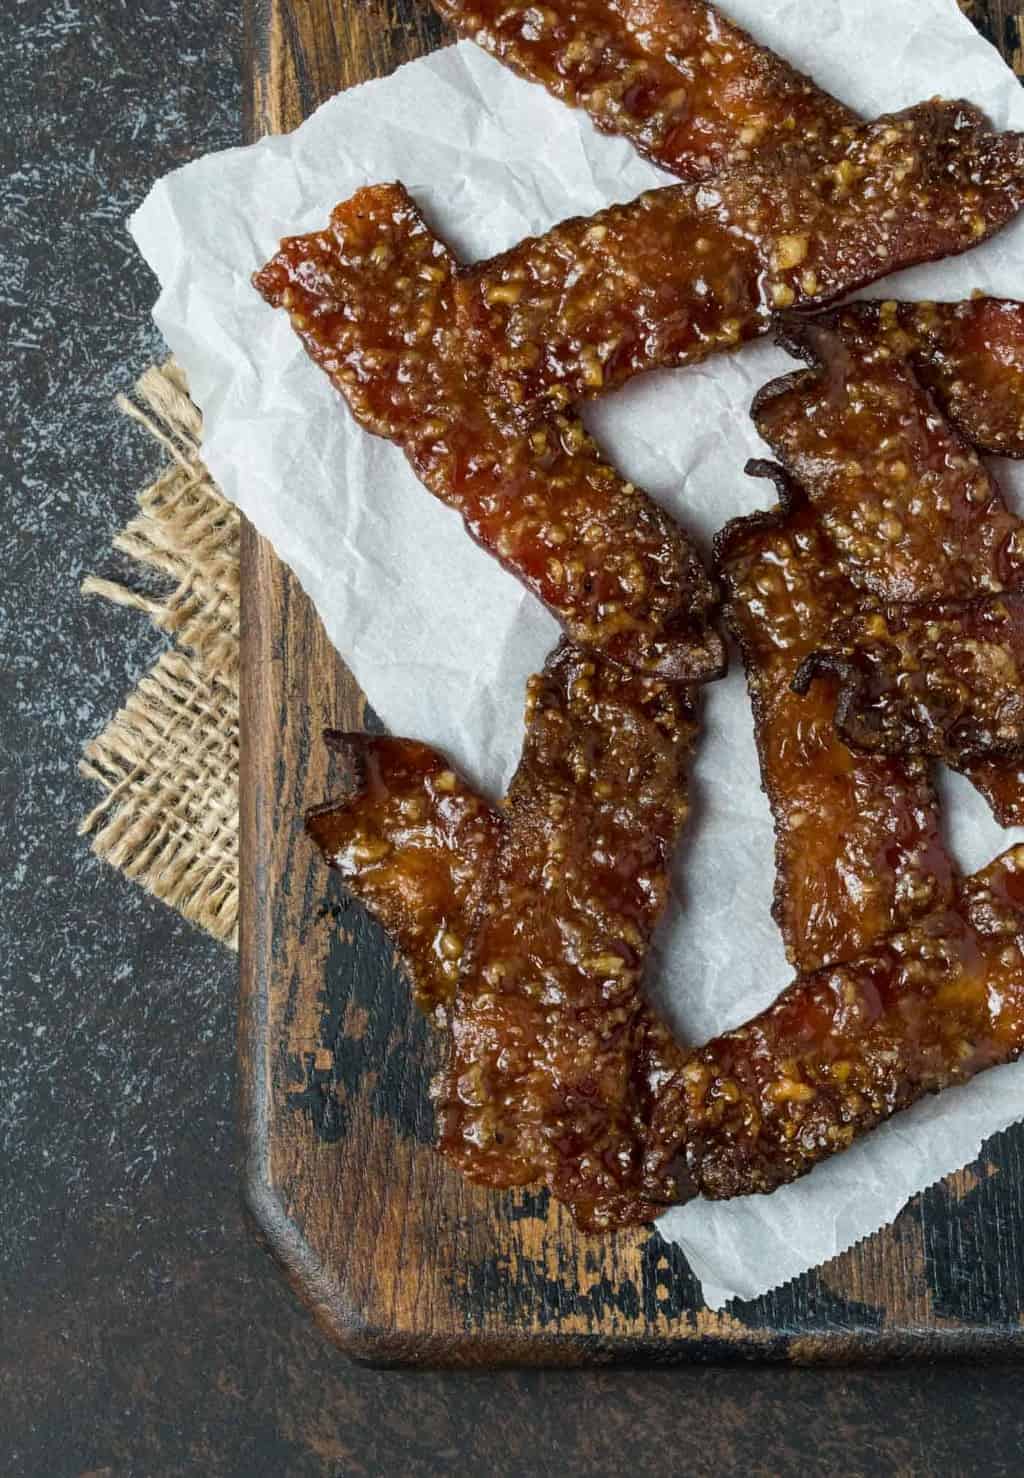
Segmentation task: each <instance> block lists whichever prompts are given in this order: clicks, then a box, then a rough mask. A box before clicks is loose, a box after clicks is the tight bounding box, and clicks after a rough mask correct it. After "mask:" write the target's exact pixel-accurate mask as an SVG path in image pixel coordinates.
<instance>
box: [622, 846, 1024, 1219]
mask: <svg viewBox="0 0 1024 1478" xmlns="http://www.w3.org/2000/svg"><path fill="white" fill-rule="evenodd" d="M1022 1047H1024V847H1019V846H1018V847H1014V848H1011V850H1010V851H1008V852H1006V853H1005V854H1004V855H1003V856H1002V857H999V858H997V859H996V861H995V862H993V863H991V864H990V865H989V866H988V867H987V868H985V869H984V870H983V871H982V872H980V873H978V874H976V875H975V876H974V877H972V878H969V879H967V880H966V881H965V882H964V883H963V884H961V889H960V894H959V897H958V900H957V902H956V904H955V905H952V906H950V907H947V908H945V909H942V910H938V911H936V912H935V913H933V914H931V915H930V916H929V917H928V918H926V919H923V920H922V921H920V922H919V923H917V924H915V925H914V926H912V927H911V928H909V929H907V930H905V931H903V932H902V933H898V934H894V935H892V936H891V937H890V938H889V939H886V940H883V941H881V942H880V943H878V944H877V945H876V946H875V947H874V948H872V949H870V950H868V951H867V952H865V953H864V954H862V955H861V956H860V957H859V958H857V959H855V960H851V961H849V962H847V963H844V964H836V965H832V966H829V967H827V968H826V969H823V970H819V971H817V972H816V973H814V974H813V975H806V976H802V977H800V978H798V979H797V980H795V981H794V982H793V984H792V985H790V986H789V987H788V988H787V989H786V990H785V991H783V993H782V994H781V995H780V996H779V997H778V999H777V1000H776V1001H775V1003H774V1004H773V1005H772V1006H770V1007H769V1008H768V1010H767V1011H764V1012H762V1013H761V1015H760V1016H756V1017H755V1018H754V1019H753V1020H752V1021H749V1022H747V1023H746V1024H745V1025H744V1026H741V1027H738V1028H737V1029H736V1030H735V1031H731V1032H726V1033H724V1034H723V1035H722V1036H720V1037H716V1038H715V1039H714V1040H713V1041H712V1042H709V1043H708V1045H707V1046H706V1047H702V1048H700V1049H699V1050H698V1051H696V1052H694V1053H693V1054H692V1055H691V1056H690V1057H689V1059H688V1060H687V1062H686V1063H685V1065H684V1066H683V1067H682V1069H681V1070H680V1072H679V1073H678V1074H677V1076H676V1077H675V1079H674V1080H673V1081H672V1083H671V1084H670V1085H669V1086H668V1088H667V1089H666V1090H665V1091H664V1092H663V1094H662V1095H661V1097H660V1098H659V1101H658V1105H657V1110H656V1113H655V1118H654V1126H653V1131H652V1134H651V1140H650V1143H651V1151H650V1166H649V1173H650V1174H651V1175H652V1176H655V1175H659V1174H672V1173H673V1172H674V1173H675V1174H677V1175H678V1176H679V1178H680V1180H683V1179H687V1178H688V1180H689V1188H690V1191H691V1193H692V1194H695V1195H696V1194H700V1195H703V1196H706V1197H708V1198H709V1199H712V1200H721V1199H724V1198H726V1197H730V1196H745V1195H752V1194H755V1193H763V1192H768V1191H773V1190H775V1189H776V1188H777V1187H779V1186H781V1185H787V1184H789V1183H790V1182H791V1181H794V1180H796V1179H798V1178H799V1177H800V1176H801V1175H805V1174H806V1173H807V1171H809V1170H810V1169H812V1168H813V1166H815V1165H816V1164H818V1163H819V1162H820V1161H821V1160H824V1159H826V1158H827V1157H828V1156H830V1155H834V1154H836V1153H837V1152H838V1151H840V1150H843V1149H846V1148H847V1146H848V1145H850V1144H852V1142H853V1141H854V1140H855V1139H857V1138H859V1137H860V1136H861V1135H863V1134H865V1133H867V1131H868V1130H870V1129H873V1128H875V1127H876V1125H878V1124H880V1123H881V1122H882V1121H883V1120H885V1119H888V1118H890V1117H891V1116H892V1115H893V1114H895V1113H897V1112H898V1111H899V1110H901V1109H905V1108H909V1107H910V1105H911V1104H913V1103H916V1102H917V1101H918V1100H919V1099H920V1098H923V1097H924V1096H925V1095H926V1094H929V1093H936V1092H938V1091H939V1090H940V1089H943V1088H949V1087H951V1086H953V1085H955V1084H959V1083H965V1082H966V1081H967V1080H968V1079H970V1078H972V1077H974V1076H975V1074H977V1073H979V1072H982V1071H984V1070H985V1069H986V1068H990V1067H996V1066H997V1065H999V1064H1001V1063H1006V1062H1012V1061H1013V1060H1014V1059H1015V1058H1017V1057H1018V1056H1019V1055H1020V1052H1021V1049H1022Z"/></svg>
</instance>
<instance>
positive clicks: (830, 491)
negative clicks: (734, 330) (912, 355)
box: [752, 320, 1024, 603]
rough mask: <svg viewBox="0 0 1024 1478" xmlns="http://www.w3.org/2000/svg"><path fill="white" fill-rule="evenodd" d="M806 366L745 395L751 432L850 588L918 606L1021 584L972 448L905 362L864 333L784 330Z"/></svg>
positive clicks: (989, 484) (1016, 534)
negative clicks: (808, 507)
mask: <svg viewBox="0 0 1024 1478" xmlns="http://www.w3.org/2000/svg"><path fill="white" fill-rule="evenodd" d="M780 341H781V342H782V343H784V344H785V345H786V347H787V348H789V349H790V350H791V352H793V353H794V354H799V355H801V356H802V357H804V358H807V359H809V360H810V361H811V362H812V365H813V367H812V368H811V369H808V370H803V371H799V372H798V373H796V374H794V375H789V376H787V377H786V378H784V379H782V380H776V381H775V382H773V383H772V384H770V385H767V386H766V387H765V388H764V389H763V390H762V391H761V392H760V394H759V395H758V396H757V397H756V399H755V401H754V405H753V409H752V415H753V418H754V422H755V425H756V426H757V429H758V432H759V433H760V435H761V436H762V437H763V438H764V440H765V441H766V442H767V443H768V445H769V446H770V447H771V449H772V451H773V452H774V453H775V455H776V456H777V457H778V459H779V461H780V462H781V463H782V464H783V466H784V467H786V469H787V470H788V471H789V472H791V473H792V474H793V475H794V476H795V477H796V479H797V481H798V482H799V483H800V484H801V486H802V487H803V488H804V489H805V491H806V493H807V495H808V497H809V499H810V501H811V503H812V504H813V506H814V510H815V513H816V514H817V516H818V518H819V520H820V521H821V524H822V527H823V529H824V530H825V532H826V533H827V535H828V537H829V539H830V540H831V541H832V543H833V544H834V545H835V548H836V551H837V554H838V557H839V561H840V566H841V568H842V570H843V572H844V574H846V575H847V577H848V578H849V580H850V581H851V583H852V584H854V585H855V586H856V587H857V588H858V589H859V590H862V591H864V592H865V593H867V594H869V595H871V596H873V597H875V598H876V599H877V600H879V601H885V602H890V601H891V602H908V603H919V602H922V601H932V600H940V599H956V598H971V597H973V596H978V595H982V594H985V593H998V592H999V591H1002V590H1005V589H1007V588H1009V587H1011V586H1013V585H1016V584H1019V583H1020V582H1021V579H1022V578H1024V533H1022V524H1021V520H1020V519H1019V518H1017V517H1016V515H1015V514H1012V513H1011V512H1010V511H1009V509H1008V508H1007V507H1006V504H1005V502H1004V501H1003V498H1002V496H1001V494H1000V492H999V489H998V488H997V487H996V485H995V483H994V481H993V479H992V478H991V477H990V475H989V473H988V472H987V471H986V469H985V466H984V464H983V463H982V461H981V459H980V458H979V456H978V455H977V453H976V452H975V451H974V449H973V447H971V446H969V445H968V443H967V442H965V441H964V440H963V438H962V437H960V436H959V435H958V434H957V433H956V432H955V431H954V429H953V428H952V426H950V425H949V424H948V423H947V422H946V421H945V420H944V419H943V418H942V416H941V415H939V414H938V413H937V411H936V407H935V404H934V402H933V401H932V399H931V397H930V396H929V395H928V393H927V392H926V391H925V390H924V389H923V388H922V386H921V385H920V384H919V382H918V380H917V378H916V375H915V373H914V370H913V369H912V367H911V366H910V364H909V363H908V362H907V361H905V360H900V359H897V358H894V357H893V356H892V355H886V354H884V353H880V352H879V348H878V344H877V341H876V340H875V339H874V337H873V336H872V335H871V334H868V335H866V336H865V337H863V338H860V337H857V336H855V335H854V334H853V333H852V332H844V334H843V337H842V338H840V337H839V335H838V334H836V333H835V332H833V331H831V330H830V329H829V328H827V327H825V326H824V325H822V324H820V323H816V322H813V321H810V322H796V321H794V320H787V322H786V324H785V325H784V327H783V329H782V331H781V334H780Z"/></svg>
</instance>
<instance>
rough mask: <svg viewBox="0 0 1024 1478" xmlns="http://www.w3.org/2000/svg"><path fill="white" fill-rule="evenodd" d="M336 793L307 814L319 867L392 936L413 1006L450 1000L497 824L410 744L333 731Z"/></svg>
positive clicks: (434, 756) (454, 777)
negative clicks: (335, 875)
mask: <svg viewBox="0 0 1024 1478" xmlns="http://www.w3.org/2000/svg"><path fill="white" fill-rule="evenodd" d="M324 739H325V740H326V742H327V743H328V745H329V746H330V748H331V749H333V750H334V751H335V753H336V754H337V755H338V756H339V758H340V760H341V763H342V779H341V791H340V793H339V794H338V795H337V796H336V797H334V798H333V799H331V800H329V801H325V802H324V804H323V805H320V806H315V807H314V808H313V809H312V810H311V811H309V812H308V813H307V815H306V830H307V832H308V833H309V835H310V836H311V837H312V839H313V841H314V842H315V843H316V845H317V846H318V847H319V848H320V851H321V852H322V853H323V856H324V860H325V861H326V862H327V864H328V865H329V866H330V867H333V868H335V869H336V870H337V871H338V872H340V873H341V875H342V877H343V878H344V879H345V883H346V886H347V888H348V890H349V892H350V893H351V894H352V895H353V897H355V898H358V899H359V901H360V902H361V903H363V904H365V905H366V907H367V908H368V909H369V910H370V912H371V913H372V914H373V915H374V917H375V918H377V919H378V920H379V922H380V923H381V924H382V925H383V927H384V928H385V929H386V930H387V932H388V933H389V934H390V935H391V937H392V939H393V940H394V942H395V945H396V947H397V949H398V953H399V957H400V959H401V962H402V965H403V967H404V969H405V972H406V974H407V975H408V977H409V980H410V982H411V984H412V989H413V996H414V998H415V1000H416V1003H417V1005H418V1006H419V1007H420V1008H421V1009H422V1010H424V1011H426V1012H428V1013H429V1012H432V1011H433V1010H434V1009H435V1008H436V1007H437V1006H438V1005H443V1004H447V1003H450V1001H451V999H452V997H453V995H454V993H455V983H456V980H457V979H458V974H459V959H460V958H461V955H462V951H463V948H464V946H465V942H466V939H467V938H468V936H469V932H470V929H471V928H472V926H473V922H474V920H475V918H476V915H477V912H478V910H479V908H480V905H481V903H482V902H483V898H484V895H485V892H486V888H487V884H488V881H489V878H490V872H491V867H492V865H493V861H494V857H495V854H496V851H497V847H498V840H499V835H500V830H501V821H500V818H499V816H498V815H497V814H496V813H495V812H494V811H492V810H491V808H490V807H489V806H488V805H487V802H486V801H484V800H482V799H481V798H480V797H479V796H477V795H475V794H474V793H473V791H472V789H471V788H470V787H469V786H468V785H467V784H466V782H465V781H464V780H463V779H462V777H461V776H460V775H458V774H457V773H456V771H455V770H453V769H452V768H451V766H450V765H449V764H448V761H447V760H446V759H445V758H444V756H443V755H440V754H438V753H437V751H436V750H433V749H431V748H430V746H429V745H427V744H420V743H418V742H417V741H416V740H414V739H392V738H389V737H385V736H382V735H373V734H358V733H353V734H341V733H337V732H335V731H333V730H329V731H328V732H327V733H326V734H325V735H324Z"/></svg>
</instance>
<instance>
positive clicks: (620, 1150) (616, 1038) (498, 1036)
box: [437, 644, 696, 1228]
mask: <svg viewBox="0 0 1024 1478" xmlns="http://www.w3.org/2000/svg"><path fill="white" fill-rule="evenodd" d="M695 735H696V723H695V719H694V714H693V708H692V700H691V697H690V695H689V693H688V691H687V689H686V688H683V687H679V686H674V685H670V684H667V683H661V682H655V681H651V680H649V679H645V678H641V677H638V676H636V675H635V674H631V673H627V672H624V671H623V670H622V669H620V668H616V667H613V666H612V665H611V664H609V663H607V662H601V661H600V659H597V658H594V657H593V656H592V655H589V654H587V653H585V652H581V651H580V650H579V649H578V648H574V647H572V646H570V645H568V644H563V646H562V647H560V648H559V650H558V651H557V652H556V653H555V654H554V655H553V657H552V658H551V659H550V660H549V662H548V664H547V666H546V668H545V671H544V673H543V674H542V675H541V676H539V677H536V678H533V679H531V683H530V687H529V693H528V707H527V728H526V738H525V743H524V747H523V755H522V759H521V761H520V764H519V768H518V770H517V772H516V775H515V778H514V779H513V781H512V785H511V787H510V789H509V794H508V798H507V802H506V816H507V821H506V825H505V828H504V831H503V834H502V839H501V844H500V847H499V851H498V857H497V862H496V865H495V868H494V872H493V874H492V879H493V881H492V886H491V887H490V889H489V892H488V898H487V902H486V904H485V906H484V908H483V909H482V911H481V914H480V921H479V925H478V928H477V930H476V931H475V934H474V936H473V938H472V940H471V942H470V945H469V947H468V950H467V954H466V958H465V961H464V967H463V970H462V973H461V975H460V979H459V985H458V990H457V993H456V997H455V1002H454V1005H453V1008H452V1011H451V1017H450V1019H451V1032H452V1035H451V1053H450V1058H449V1061H448V1064H447V1067H446V1070H445V1072H444V1074H443V1077H442V1080H441V1082H440V1084H439V1087H438V1099H437V1112H438V1122H439V1140H440V1145H441V1148H442V1150H443V1151H444V1153H445V1154H446V1155H447V1156H448V1157H449V1158H450V1159H451V1160H452V1161H453V1162H454V1163H455V1164H456V1165H458V1167H459V1168H460V1169H461V1170H462V1171H463V1172H464V1173H465V1174H467V1175H468V1176H469V1177H470V1178H471V1179H473V1180H476V1181H480V1182H482V1183H484V1184H487V1185H493V1186H510V1185H527V1184H531V1183H535V1182H537V1181H542V1182H544V1183H546V1184H547V1185H548V1186H549V1187H550V1189H551V1191H552V1192H553V1194H554V1195H555V1196H556V1197H557V1198H558V1199H559V1200H561V1201H564V1202H566V1203H568V1204H569V1205H570V1206H571V1208H572V1210H573V1214H574V1216H575V1217H576V1220H577V1221H578V1222H579V1224H580V1225H581V1226H585V1227H592V1228H599V1227H607V1226H611V1225H614V1224H618V1223H621V1222H628V1221H643V1220H647V1219H650V1217H652V1216H653V1215H655V1214H656V1212H657V1210H658V1208H659V1207H661V1206H663V1205H665V1204H667V1203H669V1202H671V1201H672V1200H673V1199H674V1197H675V1186H674V1184H673V1182H672V1180H671V1177H670V1176H669V1177H666V1176H660V1177H657V1178H655V1179H654V1180H653V1181H650V1182H647V1181H645V1180H644V1178H643V1164H644V1150H645V1140H646V1133H647V1128H648V1125H649V1121H650V1112H651V1105H650V1096H651V1093H652V1091H653V1090H654V1087H655V1086H656V1084H657V1083H658V1082H660V1081H662V1080H663V1079H664V1078H666V1077H667V1076H668V1073H669V1068H670V1066H671V1062H672V1060H673V1059H676V1060H678V1049H676V1048H675V1047H674V1044H673V1043H672V1041H671V1038H670V1036H669V1034H668V1033H667V1032H666V1031H665V1030H664V1029H663V1028H661V1027H660V1026H659V1025H658V1024H657V1022H656V1020H655V1019H654V1018H653V1015H652V1013H651V1011H650V1009H649V1008H648V1007H647V1006H646V1004H645V1001H644V997H643V994H642V989H641V972H642V967H643V962H644V957H645V954H646V951H647V946H648V943H649V940H650V936H651V933H652V930H653V928H654V925H655V923H656V921H657V919H658V917H659V916H660V914H661V911H662V909H663V908H664V905H665V902H666V899H667V895H668V868H669V864H670V860H671V856H672V852H673V849H674V846H675V842H676V839H677V836H678V833H679V829H680V827H681V825H682V823H683V821H684V819H685V816H686V814H687V800H686V776H687V771H688V767H689V763H690V758H691V754H692V750H693V744H694V739H695ZM665 1054H667V1055H668V1060H667V1061H666V1060H665Z"/></svg>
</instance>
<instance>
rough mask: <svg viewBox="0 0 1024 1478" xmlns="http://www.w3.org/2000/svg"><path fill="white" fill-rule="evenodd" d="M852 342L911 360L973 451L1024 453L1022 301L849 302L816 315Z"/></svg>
mask: <svg viewBox="0 0 1024 1478" xmlns="http://www.w3.org/2000/svg"><path fill="white" fill-rule="evenodd" d="M817 321H820V322H821V324H822V326H823V327H826V328H829V329H831V330H832V331H833V332H834V333H836V334H838V335H839V337H840V338H842V339H846V338H849V339H850V340H851V342H852V344H853V346H854V348H855V349H856V348H857V346H858V345H862V344H864V343H868V342H870V341H871V340H874V341H875V342H876V343H877V344H878V345H879V347H881V348H884V349H886V350H888V351H889V352H890V353H891V354H895V355H898V356H899V357H900V358H905V359H909V360H910V362H911V364H912V365H913V367H914V373H915V374H916V375H917V378H918V379H919V380H920V381H921V383H922V385H924V386H925V388H926V389H927V390H929V391H931V394H932V395H933V396H934V398H935V400H936V402H937V404H938V405H939V407H940V408H941V410H942V412H943V414H944V415H945V416H946V418H947V420H950V421H952V423H953V425H954V426H955V427H956V429H957V430H958V431H959V432H960V435H961V436H962V437H963V438H964V440H965V441H969V442H970V443H971V444H972V446H975V447H977V448H978V450H979V451H983V452H991V453H993V454H995V455H998V456H1002V457H1024V303H1021V302H1016V301H1014V300H1012V299H1007V298H984V297H981V298H970V299H968V300H967V301H966V302H963V303H897V302H883V303H867V302H861V303H848V304H847V305H846V306H845V307H843V308H837V309H834V310H833V311H831V312H830V313H828V314H823V315H822V316H821V318H820V320H817Z"/></svg>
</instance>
